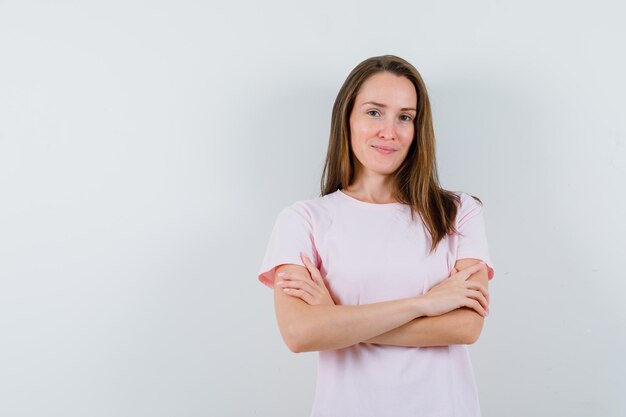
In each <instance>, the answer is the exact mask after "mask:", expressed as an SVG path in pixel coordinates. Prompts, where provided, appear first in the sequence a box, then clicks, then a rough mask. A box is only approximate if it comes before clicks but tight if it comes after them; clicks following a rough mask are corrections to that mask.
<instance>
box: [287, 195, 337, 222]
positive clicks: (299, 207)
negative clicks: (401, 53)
mask: <svg viewBox="0 0 626 417" xmlns="http://www.w3.org/2000/svg"><path fill="white" fill-rule="evenodd" d="M336 205H337V196H336V193H331V194H327V195H324V196H319V197H314V198H309V199H306V200H298V201H295V202H293V203H291V204H289V205H288V206H286V207H285V208H283V209H282V210H281V214H282V213H284V214H287V215H296V216H300V217H302V218H305V219H310V220H313V219H315V218H320V217H324V216H325V215H329V214H331V213H332V212H333V210H334V208H335V207H336Z"/></svg>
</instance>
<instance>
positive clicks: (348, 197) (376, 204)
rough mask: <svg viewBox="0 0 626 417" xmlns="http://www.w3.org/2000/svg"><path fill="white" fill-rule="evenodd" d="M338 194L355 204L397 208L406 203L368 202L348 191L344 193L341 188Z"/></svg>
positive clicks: (378, 207) (379, 207)
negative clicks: (351, 194)
mask: <svg viewBox="0 0 626 417" xmlns="http://www.w3.org/2000/svg"><path fill="white" fill-rule="evenodd" d="M337 194H338V195H339V196H341V197H342V198H343V199H344V200H346V201H349V202H351V203H353V204H355V205H359V206H362V207H372V208H376V209H384V208H395V207H400V206H403V205H404V204H402V203H398V202H395V203H368V202H365V201H361V200H359V199H357V198H354V197H352V196H350V195H348V194H346V193H344V192H343V191H342V190H341V189H338V190H337Z"/></svg>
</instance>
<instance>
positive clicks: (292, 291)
mask: <svg viewBox="0 0 626 417" xmlns="http://www.w3.org/2000/svg"><path fill="white" fill-rule="evenodd" d="M322 177H323V178H322V184H321V185H322V192H321V196H320V197H316V198H314V199H310V200H303V201H298V202H295V203H293V204H291V205H290V206H288V207H286V208H284V209H283V210H282V211H281V212H280V213H279V215H278V217H277V219H276V222H275V224H274V228H273V229H272V234H271V237H270V241H269V244H268V247H267V250H266V253H265V257H264V259H263V262H262V265H261V268H260V270H259V274H258V279H259V280H260V281H261V282H262V283H264V284H265V285H267V286H268V287H270V288H273V289H274V303H275V309H276V317H277V321H278V326H279V328H280V332H281V335H282V337H283V339H284V341H285V343H286V344H287V346H288V347H289V349H290V350H292V351H293V352H308V351H319V365H318V374H317V385H316V392H315V400H314V404H313V410H312V412H311V417H322V416H324V417H335V416H336V417H350V416H358V417H367V416H376V417H381V416H393V417H409V416H411V417H417V416H437V417H444V416H445V417H447V416H450V417H451V416H463V417H474V416H480V406H479V401H478V395H477V390H476V386H475V382H474V375H473V371H472V366H471V362H470V357H469V354H468V350H467V346H466V345H467V344H471V343H474V342H475V341H476V340H477V339H478V337H479V335H480V332H481V330H482V327H483V320H484V317H485V316H486V315H487V314H488V311H489V292H488V288H487V287H488V285H487V284H488V281H489V279H491V278H492V277H493V269H492V267H491V265H492V262H491V258H490V255H489V249H488V245H487V239H486V233H485V225H484V219H483V213H482V204H481V203H480V200H478V199H476V198H473V197H472V196H470V195H469V194H467V193H464V192H458V193H455V192H451V191H446V190H444V189H442V188H441V187H440V185H439V182H438V178H437V170H436V162H435V139H434V133H433V127H432V117H431V110H430V103H429V100H428V95H427V92H426V87H425V85H424V82H423V81H422V78H421V76H420V75H419V73H418V72H417V70H416V69H415V68H414V67H413V66H412V65H411V64H409V63H408V62H406V61H405V60H403V59H401V58H398V57H396V56H392V55H385V56H380V57H373V58H369V59H367V60H365V61H363V62H361V63H360V64H359V65H357V67H356V68H354V70H353V71H352V72H351V73H350V75H349V76H348V78H347V79H346V81H345V82H344V84H343V86H342V87H341V90H340V91H339V94H338V96H337V99H336V101H335V104H334V107H333V112H332V122H331V132H330V141H329V146H328V153H327V157H326V164H325V167H324V172H323V175H322ZM287 400H288V399H287Z"/></svg>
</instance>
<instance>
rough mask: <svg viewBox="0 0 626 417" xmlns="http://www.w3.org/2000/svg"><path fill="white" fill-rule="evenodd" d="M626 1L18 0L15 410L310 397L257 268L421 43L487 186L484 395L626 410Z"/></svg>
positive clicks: (589, 409) (500, 411)
mask: <svg viewBox="0 0 626 417" xmlns="http://www.w3.org/2000/svg"><path fill="white" fill-rule="evenodd" d="M624 12H625V7H624V6H623V3H620V2H609V1H599V2H594V3H593V4H592V3H591V2H581V1H575V2H572V1H551V2H546V1H536V0H533V1H516V2H494V1H474V2H464V1H444V2H425V1H416V2H401V3H393V2H392V3H384V2H371V1H358V2H357V1H344V2H334V1H333V2H330V1H318V2H307V3H302V4H301V3H298V2H288V1H284V2H275V1H265V2H252V1H248V2H239V3H237V2H232V3H227V2H221V3H217V2H194V1H171V2H163V1H160V2H153V1H143V2H142V1H137V0H125V1H107V2H104V1H102V2H32V1H19V2H18V1H0V415H2V416H3V417H13V416H24V417H36V416H37V417H38V416H62V417H74V416H76V417H79V416H80V417H84V416H97V417H100V416H102V417H104V416H129V417H130V416H132V417H136V416H151V417H156V416H253V415H254V416H272V417H281V416H284V417H288V416H289V417H291V416H305V415H308V413H309V411H310V408H311V405H312V400H313V394H314V384H315V372H316V370H315V366H316V361H317V353H302V354H294V353H291V352H290V351H289V350H288V349H287V347H286V346H285V344H284V343H283V341H282V339H281V337H280V334H279V332H278V328H277V325H276V320H275V316H274V307H273V297H272V291H271V290H269V289H268V288H266V287H265V286H263V285H262V284H261V283H260V282H258V281H257V278H256V274H257V272H258V268H259V266H260V262H261V259H262V257H263V254H264V251H265V247H266V244H267V241H268V238H269V234H270V231H271V228H272V225H273V223H274V220H275V218H276V216H277V214H278V212H279V211H280V210H281V209H282V208H283V207H285V206H286V205H289V204H291V203H293V202H294V201H296V200H303V199H308V198H313V197H315V196H317V195H319V192H320V190H319V183H320V176H321V169H322V166H323V162H324V157H325V154H326V146H327V142H328V133H329V125H330V114H331V107H332V104H333V101H334V99H335V96H336V94H337V92H338V90H339V87H340V86H341V84H342V83H343V81H344V80H345V78H346V76H347V75H348V73H349V72H350V70H351V69H352V68H353V67H354V66H355V65H356V64H358V63H359V62H361V61H362V60H364V59H366V58H368V57H370V56H374V55H382V54H395V55H399V56H401V57H403V58H405V59H407V60H408V61H410V62H411V63H413V64H414V65H415V66H416V67H417V69H418V70H419V71H420V73H421V74H422V76H423V78H424V80H425V82H426V85H427V87H428V90H429V93H430V98H431V101H432V105H433V112H434V123H435V133H436V137H437V141H438V142H437V143H438V145H437V146H438V155H437V156H438V168H439V175H440V179H441V183H442V186H443V187H444V188H447V189H451V190H462V191H465V192H468V193H471V194H473V195H476V196H478V197H479V198H481V200H482V201H483V203H484V207H485V219H486V224H487V234H488V238H489V245H490V249H491V254H492V257H493V260H494V264H495V278H494V280H493V281H492V282H491V284H490V291H491V299H492V302H491V315H490V316H489V318H487V320H486V324H485V328H484V331H483V334H482V336H481V338H480V340H479V341H478V342H477V343H476V344H474V345H471V346H470V352H471V355H472V359H473V364H474V370H475V374H476V379H477V384H478V388H479V393H480V401H481V404H482V409H483V415H484V416H485V417H497V416H509V417H518V416H519V417H522V416H523V417H526V416H557V415H558V416H565V415H566V416H626V403H625V400H624V396H623V394H624V392H626V384H625V382H624V377H623V375H625V374H626V361H624V360H623V356H624V353H626V332H625V329H626V303H624V302H623V298H624V294H625V292H626V283H625V282H626V280H625V279H624V272H623V271H622V270H621V266H622V262H623V260H624V255H625V250H624V246H625V245H624V236H626V222H625V221H624V213H625V212H626V196H625V193H624V182H625V181H624V179H625V178H626V146H625V143H626V125H625V123H626V122H625V120H626V119H625V118H624V97H625V96H626V88H625V87H626V81H625V78H624V74H625V73H626V59H625V57H624V54H623V40H624V39H625V38H626V29H625V27H624V25H623V16H624Z"/></svg>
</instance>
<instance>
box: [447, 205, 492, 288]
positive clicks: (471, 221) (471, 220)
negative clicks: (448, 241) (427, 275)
mask: <svg viewBox="0 0 626 417" xmlns="http://www.w3.org/2000/svg"><path fill="white" fill-rule="evenodd" d="M456 229H457V231H458V232H459V236H458V241H457V245H458V246H457V259H463V258H474V259H480V260H482V261H483V262H485V263H486V264H487V268H488V276H489V279H493V275H494V269H493V267H494V265H493V262H492V260H491V255H490V254H489V245H488V243H487V233H486V229H485V219H484V216H483V206H482V204H481V203H479V202H478V201H476V200H475V199H474V197H472V196H471V195H469V194H467V193H462V194H461V206H460V208H459V212H458V214H457V224H456Z"/></svg>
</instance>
